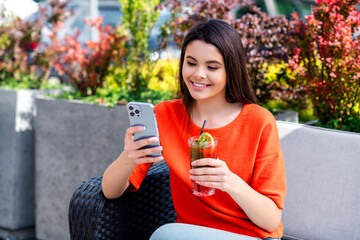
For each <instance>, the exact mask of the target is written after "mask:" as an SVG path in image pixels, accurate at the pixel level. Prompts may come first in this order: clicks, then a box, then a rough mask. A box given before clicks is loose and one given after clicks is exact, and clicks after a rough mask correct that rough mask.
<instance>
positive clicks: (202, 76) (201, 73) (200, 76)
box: [194, 67, 206, 80]
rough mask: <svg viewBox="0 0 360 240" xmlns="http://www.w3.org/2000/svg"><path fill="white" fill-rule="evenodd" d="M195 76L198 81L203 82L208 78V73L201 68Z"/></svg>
mask: <svg viewBox="0 0 360 240" xmlns="http://www.w3.org/2000/svg"><path fill="white" fill-rule="evenodd" d="M194 76H195V78H196V79H198V80H202V79H205V78H206V72H205V70H204V69H203V68H202V67H199V68H197V69H196V72H195V73H194Z"/></svg>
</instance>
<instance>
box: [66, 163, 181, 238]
mask: <svg viewBox="0 0 360 240" xmlns="http://www.w3.org/2000/svg"><path fill="white" fill-rule="evenodd" d="M101 180H102V178H101V177H97V178H92V179H89V180H87V181H85V182H84V183H83V184H81V185H80V186H79V187H78V188H77V189H76V190H75V192H74V194H73V196H72V198H71V200H70V205H69V226H70V237H71V239H74V240H75V239H97V240H99V239H124V240H125V239H126V240H140V239H141V240H145V239H146V240H147V239H149V237H150V235H151V233H152V232H153V231H154V230H155V229H156V228H158V227H159V226H161V225H163V224H165V223H169V222H175V221H176V213H175V210H174V206H173V203H172V198H171V192H170V186H169V184H170V181H169V169H168V167H167V165H166V163H165V162H163V163H160V164H154V165H153V166H152V167H151V169H150V170H149V172H148V174H147V176H146V178H145V179H144V181H143V183H142V184H141V187H140V189H139V190H138V191H137V192H130V191H126V192H125V193H124V194H123V195H122V196H121V197H120V198H117V199H114V200H109V199H106V198H105V197H104V195H103V193H102V191H101Z"/></svg>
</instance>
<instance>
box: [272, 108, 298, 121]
mask: <svg viewBox="0 0 360 240" xmlns="http://www.w3.org/2000/svg"><path fill="white" fill-rule="evenodd" d="M274 117H275V120H279V121H285V122H294V123H299V113H298V112H295V111H287V110H286V111H285V110H283V111H280V112H278V113H276V114H274Z"/></svg>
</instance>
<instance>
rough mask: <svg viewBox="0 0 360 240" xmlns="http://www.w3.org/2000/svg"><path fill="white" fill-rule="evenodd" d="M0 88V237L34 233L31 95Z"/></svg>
mask: <svg viewBox="0 0 360 240" xmlns="http://www.w3.org/2000/svg"><path fill="white" fill-rule="evenodd" d="M43 93H44V91H39V90H3V89H0V153H1V154H0V203H1V204H0V216H1V217H0V238H6V239H24V238H28V237H32V236H34V232H35V231H34V225H35V212H34V209H35V201H34V127H33V123H34V114H35V112H36V111H35V109H36V108H35V105H34V98H35V96H36V95H39V94H43Z"/></svg>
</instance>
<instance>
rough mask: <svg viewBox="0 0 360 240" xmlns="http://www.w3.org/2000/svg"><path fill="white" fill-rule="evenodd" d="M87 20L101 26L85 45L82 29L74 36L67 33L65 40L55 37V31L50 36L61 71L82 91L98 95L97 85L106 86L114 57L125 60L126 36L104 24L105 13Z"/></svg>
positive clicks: (97, 27)
mask: <svg viewBox="0 0 360 240" xmlns="http://www.w3.org/2000/svg"><path fill="white" fill-rule="evenodd" d="M84 21H85V23H86V24H89V25H90V26H93V27H95V28H96V29H97V30H98V32H99V40H97V41H87V42H86V43H85V46H82V45H81V44H80V43H79V42H78V41H77V37H78V36H79V33H80V32H79V31H78V32H77V33H76V34H75V36H73V37H70V36H66V37H65V42H64V43H61V42H60V41H59V40H58V39H57V38H56V34H53V35H52V37H51V38H52V47H53V49H56V56H57V58H56V61H55V69H56V70H58V71H59V74H61V75H64V74H66V75H67V76H68V77H69V82H70V83H72V84H73V85H74V86H75V88H76V89H77V90H78V91H80V93H81V95H83V96H89V95H96V92H97V89H98V88H100V87H102V86H103V83H104V79H105V77H106V76H107V74H108V72H109V67H110V66H111V64H113V63H114V61H117V62H118V63H119V62H120V63H123V61H122V60H123V59H122V57H123V56H124V55H125V52H126V50H125V48H124V47H123V45H124V42H125V40H126V37H125V36H123V35H120V34H118V33H117V31H118V30H117V29H114V28H112V27H111V26H104V27H103V26H102V21H103V17H99V18H97V19H94V20H90V19H85V20H84Z"/></svg>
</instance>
